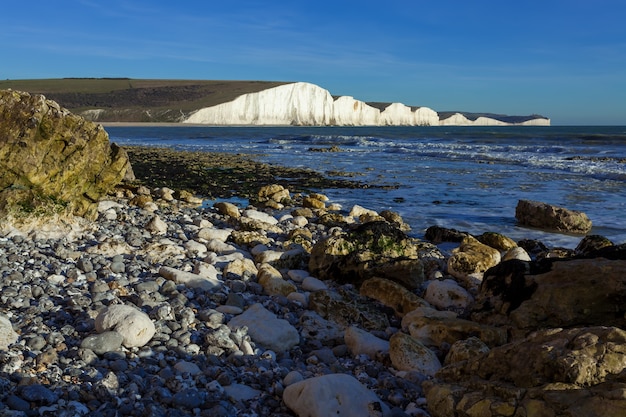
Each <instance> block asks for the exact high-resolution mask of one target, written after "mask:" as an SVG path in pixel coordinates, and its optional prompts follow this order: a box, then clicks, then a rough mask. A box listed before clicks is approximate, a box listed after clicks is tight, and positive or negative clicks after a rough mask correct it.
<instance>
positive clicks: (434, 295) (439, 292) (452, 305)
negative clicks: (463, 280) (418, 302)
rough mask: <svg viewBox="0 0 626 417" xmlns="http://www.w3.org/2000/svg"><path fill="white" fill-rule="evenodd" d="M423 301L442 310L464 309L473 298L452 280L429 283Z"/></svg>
mask: <svg viewBox="0 0 626 417" xmlns="http://www.w3.org/2000/svg"><path fill="white" fill-rule="evenodd" d="M424 300H426V301H427V302H428V303H430V304H431V305H433V306H435V307H437V308H439V309H442V310H446V309H466V308H467V307H469V305H470V304H472V303H473V302H474V297H472V296H471V294H470V293H469V292H467V290H465V289H464V288H463V287H461V286H460V285H459V284H458V283H457V282H456V281H454V280H452V279H444V280H443V281H439V280H435V281H430V282H429V283H428V284H427V286H426V291H425V292H424Z"/></svg>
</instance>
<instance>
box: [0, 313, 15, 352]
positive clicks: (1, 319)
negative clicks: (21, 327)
mask: <svg viewBox="0 0 626 417" xmlns="http://www.w3.org/2000/svg"><path fill="white" fill-rule="evenodd" d="M18 338H19V335H18V334H17V333H16V332H15V331H14V330H13V326H12V325H11V321H10V320H9V319H8V318H7V317H6V316H5V315H3V314H0V349H2V350H6V349H8V347H9V345H11V344H13V343H15V342H16V341H17V339H18Z"/></svg>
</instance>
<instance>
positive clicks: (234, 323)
mask: <svg viewBox="0 0 626 417" xmlns="http://www.w3.org/2000/svg"><path fill="white" fill-rule="evenodd" d="M243 326H246V327H247V328H248V334H249V335H250V338H252V340H253V341H254V342H255V343H257V344H259V345H261V346H264V347H266V348H269V349H272V350H273V351H275V352H278V353H280V352H285V351H287V350H289V349H291V348H292V347H294V346H296V345H297V344H298V343H300V335H299V334H298V330H296V328H295V327H293V326H292V325H291V324H289V322H288V321H287V320H284V319H279V318H277V317H276V315H274V313H272V312H271V311H269V310H267V309H266V308H265V307H263V306H262V305H261V304H259V303H256V304H253V305H252V306H250V307H249V308H248V309H247V310H246V311H244V312H243V313H242V314H240V315H239V316H236V317H234V318H233V319H231V320H230V321H229V322H228V327H229V328H231V329H232V330H235V329H238V328H240V327H243Z"/></svg>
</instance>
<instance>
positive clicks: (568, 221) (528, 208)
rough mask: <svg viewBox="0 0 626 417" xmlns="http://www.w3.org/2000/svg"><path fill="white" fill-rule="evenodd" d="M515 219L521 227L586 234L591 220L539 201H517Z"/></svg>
mask: <svg viewBox="0 0 626 417" xmlns="http://www.w3.org/2000/svg"><path fill="white" fill-rule="evenodd" d="M515 218H516V219H517V221H518V222H519V224H520V225H522V226H530V227H536V228H538V229H543V230H553V231H557V232H566V233H587V232H589V231H590V230H591V220H589V218H588V217H587V215H586V214H585V213H583V212H580V211H575V210H568V209H566V208H562V207H557V206H553V205H550V204H546V203H541V202H539V201H531V200H519V201H518V203H517V207H516V208H515Z"/></svg>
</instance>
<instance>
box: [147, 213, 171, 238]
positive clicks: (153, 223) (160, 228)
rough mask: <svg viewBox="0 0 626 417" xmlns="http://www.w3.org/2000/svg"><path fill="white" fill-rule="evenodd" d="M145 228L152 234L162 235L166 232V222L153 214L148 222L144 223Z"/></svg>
mask: <svg viewBox="0 0 626 417" xmlns="http://www.w3.org/2000/svg"><path fill="white" fill-rule="evenodd" d="M146 230H147V231H149V232H150V233H152V234H154V235H164V234H165V233H167V223H165V222H164V221H163V220H161V218H160V217H159V216H154V217H153V218H152V219H151V220H150V222H148V224H146Z"/></svg>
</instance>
